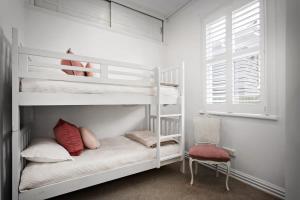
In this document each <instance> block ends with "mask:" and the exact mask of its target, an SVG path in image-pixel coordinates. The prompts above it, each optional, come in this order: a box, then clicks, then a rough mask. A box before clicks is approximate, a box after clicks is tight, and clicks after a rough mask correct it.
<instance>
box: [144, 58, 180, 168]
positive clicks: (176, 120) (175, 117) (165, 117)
mask: <svg viewBox="0 0 300 200" xmlns="http://www.w3.org/2000/svg"><path fill="white" fill-rule="evenodd" d="M160 75H161V73H160V70H159V68H158V69H157V73H156V78H157V80H156V81H157V102H156V116H155V121H156V126H155V131H156V134H157V141H161V140H162V139H171V138H178V141H179V146H180V150H179V152H178V153H177V154H172V155H169V156H165V157H161V155H160V152H161V151H160V142H158V143H157V144H158V145H157V158H159V163H158V167H160V166H161V165H163V164H168V162H169V163H171V162H172V161H174V159H177V160H181V161H182V166H181V171H182V173H185V136H184V129H185V127H184V124H185V122H184V120H185V119H184V115H185V106H184V105H185V90H184V77H185V74H184V63H182V66H181V67H180V69H179V75H180V76H178V77H177V78H178V79H179V80H177V81H178V83H177V84H175V83H172V82H170V83H169V82H168V83H167V85H178V87H179V88H178V89H179V93H180V97H179V101H178V103H177V104H178V106H180V112H179V113H178V114H162V113H161V107H160V92H161V88H160V87H161V85H162V83H161V81H160V80H161V77H160ZM171 77H172V75H171ZM173 78H174V77H172V78H171V79H172V80H173ZM163 84H166V83H163ZM169 123H170V124H171V129H172V130H165V129H169ZM150 124H151V123H150ZM174 126H177V129H176V131H174ZM162 127H163V128H164V130H161V129H162ZM166 132H167V134H166ZM170 132H171V134H170ZM162 134H163V135H162Z"/></svg>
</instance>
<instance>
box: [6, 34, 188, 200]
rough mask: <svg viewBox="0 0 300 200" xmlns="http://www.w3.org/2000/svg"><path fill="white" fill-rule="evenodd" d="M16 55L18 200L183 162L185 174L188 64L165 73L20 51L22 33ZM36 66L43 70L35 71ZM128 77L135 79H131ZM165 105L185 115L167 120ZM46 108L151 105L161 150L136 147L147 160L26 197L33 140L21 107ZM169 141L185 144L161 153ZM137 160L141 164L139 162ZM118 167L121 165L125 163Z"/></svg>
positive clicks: (14, 167)
mask: <svg viewBox="0 0 300 200" xmlns="http://www.w3.org/2000/svg"><path fill="white" fill-rule="evenodd" d="M12 51H13V52H12V53H13V57H12V63H13V67H12V99H13V100H12V128H13V132H12V153H13V159H12V160H13V161H12V174H13V177H12V198H13V200H19V199H22V200H33V199H46V198H51V197H54V196H58V195H61V194H65V193H68V192H72V191H75V190H79V189H82V188H86V187H89V186H93V185H96V184H100V183H104V182H107V181H110V180H114V179H117V178H121V177H125V176H128V175H132V174H135V173H139V172H142V171H146V170H149V169H154V168H159V167H161V166H163V165H166V164H170V163H174V162H178V161H182V163H183V164H182V171H183V172H184V171H185V168H184V166H185V165H184V102H185V101H184V64H182V66H181V67H177V68H169V69H163V70H160V68H150V67H145V66H140V65H135V64H130V63H123V62H116V61H110V60H104V59H97V58H91V57H85V56H77V55H70V54H64V53H57V52H51V51H45V50H38V49H32V48H25V47H20V46H19V43H18V32H17V30H16V29H13V50H12ZM32 57H38V58H39V59H38V62H36V61H32V59H31V58H32ZM48 59H57V60H61V59H68V60H76V61H81V62H90V63H93V64H98V65H99V66H100V67H99V69H87V68H80V67H71V66H65V65H59V64H53V63H51V64H49V63H47V62H43V61H44V60H45V61H46V60H48ZM32 66H34V67H35V68H38V69H39V70H35V71H32V70H30V68H31V67H32ZM47 69H51V70H53V69H55V70H58V71H61V70H62V69H67V70H75V71H85V72H95V73H98V74H99V76H97V77H79V76H70V75H66V74H63V73H61V74H58V73H49V70H47ZM45 72H47V73H45ZM128 76H129V77H134V79H128ZM124 77H126V78H124ZM49 87H50V89H49ZM91 88H92V89H91ZM86 89H87V90H88V91H87V92H86ZM89 89H90V90H89ZM58 96H59V98H58ZM162 104H165V105H169V104H172V105H174V104H178V105H179V106H180V109H179V110H180V113H176V114H161V106H162ZM46 105H47V106H49V105H51V106H57V105H145V110H146V118H147V127H148V129H149V130H152V131H153V132H154V133H155V135H156V137H157V142H158V143H157V144H159V145H157V146H156V147H155V148H154V149H147V148H145V147H141V146H140V145H139V147H138V146H136V148H141V149H143V150H141V151H140V152H142V153H143V154H141V155H140V154H139V155H135V156H133V157H132V159H133V161H132V162H125V163H122V165H113V166H112V167H107V168H101V162H99V163H98V165H99V166H98V168H97V170H96V171H90V172H89V173H86V174H83V175H80V176H75V177H72V178H70V177H69V178H66V179H63V180H62V179H57V180H52V181H50V182H48V183H47V184H44V185H42V186H40V187H32V188H29V189H28V188H27V189H26V188H23V190H21V191H20V190H19V187H20V180H21V176H22V172H23V170H24V168H25V167H26V164H27V163H26V161H25V160H24V159H22V158H21V156H20V153H21V152H22V150H24V149H25V148H26V147H27V146H28V144H29V142H30V139H31V137H30V131H31V129H30V127H28V126H24V127H21V126H20V107H23V106H46ZM151 107H152V108H153V107H154V108H155V109H154V110H155V114H154V115H151V110H153V109H151ZM166 138H176V139H177V140H178V141H179V142H178V144H177V145H176V148H175V149H174V146H173V147H161V145H160V142H159V141H161V140H162V139H166ZM132 145H133V146H134V144H132ZM166 149H169V150H166ZM176 149H177V150H176ZM99 152H101V151H99ZM130 155H131V154H130ZM136 156H137V157H139V159H136ZM116 159H117V158H116ZM83 160H84V159H83ZM115 162H116V163H118V162H119V160H115ZM28 166H30V164H29V165H28ZM66 168H68V167H66ZM25 170H27V168H25Z"/></svg>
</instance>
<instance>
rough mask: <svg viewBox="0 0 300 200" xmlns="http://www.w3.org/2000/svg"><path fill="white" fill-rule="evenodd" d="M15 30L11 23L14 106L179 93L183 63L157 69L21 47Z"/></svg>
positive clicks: (177, 96) (147, 100)
mask: <svg viewBox="0 0 300 200" xmlns="http://www.w3.org/2000/svg"><path fill="white" fill-rule="evenodd" d="M17 35H18V34H17V30H16V29H13V58H12V59H13V60H12V62H13V68H12V70H13V72H12V81H13V82H12V86H13V87H12V88H13V91H12V92H13V103H14V104H17V105H19V106H46V105H48V106H49V105H139V104H144V105H147V104H177V103H179V102H180V100H181V97H182V96H183V93H182V91H183V87H184V85H183V84H184V82H183V74H184V73H183V70H184V69H183V66H181V67H178V68H169V69H162V70H161V69H160V68H153V67H147V66H142V65H137V64H132V63H125V62H118V61H112V60H105V59H99V58H93V57H86V56H79V55H74V54H67V53H58V52H53V51H48V50H39V49H33V48H27V47H20V46H19V45H18V37H17ZM62 60H64V61H65V62H62ZM67 62H72V63H73V62H74V63H76V66H69V65H66V64H65V63H67ZM62 63H63V64H62ZM78 63H79V64H78ZM88 64H89V66H88V67H87V65H88ZM82 66H83V67H82Z"/></svg>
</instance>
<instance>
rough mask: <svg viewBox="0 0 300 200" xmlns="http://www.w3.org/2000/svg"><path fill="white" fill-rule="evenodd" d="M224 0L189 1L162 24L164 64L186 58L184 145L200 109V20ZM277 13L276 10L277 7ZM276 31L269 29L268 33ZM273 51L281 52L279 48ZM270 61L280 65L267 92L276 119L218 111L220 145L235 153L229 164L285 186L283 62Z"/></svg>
mask: <svg viewBox="0 0 300 200" xmlns="http://www.w3.org/2000/svg"><path fill="white" fill-rule="evenodd" d="M228 2H229V1H226V0H214V1H211V0H198V1H192V3H190V4H189V5H188V6H187V7H186V8H184V9H183V10H181V11H180V12H179V13H177V15H175V16H173V17H172V18H171V19H169V21H168V22H167V23H166V25H165V27H166V30H165V32H166V37H165V38H166V43H167V44H166V45H167V51H166V61H165V62H166V65H167V66H172V65H179V64H180V63H181V61H185V64H186V81H187V83H186V93H187V97H186V101H187V102H186V109H187V116H186V122H187V126H186V131H187V134H188V139H187V141H188V146H190V145H192V144H193V138H192V131H193V130H192V117H193V116H195V115H198V114H199V111H200V110H204V109H205V108H204V98H203V93H202V91H203V87H202V81H203V76H202V74H201V46H202V40H201V21H202V20H203V19H204V18H205V17H206V16H207V15H209V14H211V13H212V11H214V10H216V9H218V8H220V7H222V6H224V5H225V4H226V3H228ZM278 9H279V7H278ZM276 14H277V16H279V13H276ZM278 23H280V20H278ZM279 27H280V24H279V25H278V26H275V27H272V28H273V29H274V31H273V30H270V34H274V32H277V31H278V30H279ZM276 28H277V30H276ZM275 36H276V35H270V37H275ZM276 37H277V36H276ZM278 37H279V36H278ZM277 39H279V40H277V43H279V44H280V42H281V41H280V38H277ZM278 51H279V52H280V54H282V52H281V51H280V49H278ZM280 54H279V57H280ZM277 56H278V55H277ZM271 67H272V68H279V73H278V74H280V76H278V77H276V78H273V79H275V80H276V82H277V84H278V87H279V88H276V91H277V92H276V91H273V92H272V95H274V99H277V101H276V102H271V107H272V108H276V110H274V111H273V112H277V113H278V114H279V120H278V121H268V120H258V119H246V118H235V117H223V122H222V133H221V134H222V138H221V145H222V146H226V147H230V148H233V149H235V150H236V158H234V159H233V168H234V169H236V170H238V171H241V172H243V173H246V174H249V175H252V176H254V177H257V178H259V179H262V180H264V181H267V182H270V183H272V184H274V185H277V186H280V187H284V184H285V183H284V109H285V108H284V107H285V105H284V94H285V93H284V81H285V80H284V65H282V63H280V61H278V62H277V65H276V64H275V63H272V66H271ZM272 97H273V96H272Z"/></svg>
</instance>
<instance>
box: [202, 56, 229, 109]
mask: <svg viewBox="0 0 300 200" xmlns="http://www.w3.org/2000/svg"><path fill="white" fill-rule="evenodd" d="M206 90H207V91H206V101H207V103H208V104H215V103H225V102H226V61H222V62H220V63H215V64H207V77H206Z"/></svg>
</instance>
